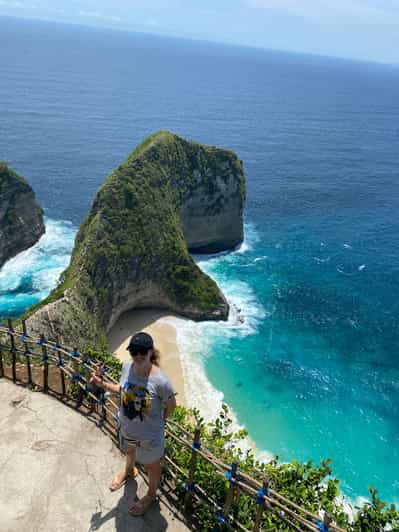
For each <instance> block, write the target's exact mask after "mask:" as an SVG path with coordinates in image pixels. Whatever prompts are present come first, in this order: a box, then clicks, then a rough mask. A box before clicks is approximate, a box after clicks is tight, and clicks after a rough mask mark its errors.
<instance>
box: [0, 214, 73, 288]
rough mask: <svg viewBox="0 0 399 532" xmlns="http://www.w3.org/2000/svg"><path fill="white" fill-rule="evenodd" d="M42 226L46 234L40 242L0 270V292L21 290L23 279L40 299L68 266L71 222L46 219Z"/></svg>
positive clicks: (53, 285) (70, 245) (71, 239)
mask: <svg viewBox="0 0 399 532" xmlns="http://www.w3.org/2000/svg"><path fill="white" fill-rule="evenodd" d="M45 225H46V232H45V233H44V235H43V236H42V237H41V238H40V240H39V241H38V242H37V243H36V244H35V245H34V246H32V247H31V248H29V249H27V250H26V251H22V252H21V253H19V254H18V255H17V256H15V257H13V258H12V259H10V260H9V261H7V262H6V264H4V266H3V268H2V269H1V270H0V291H1V292H5V293H7V292H10V291H14V292H15V291H17V290H18V288H19V287H21V289H22V284H23V283H24V281H26V280H29V282H30V284H31V285H32V290H33V291H34V292H37V293H38V295H40V296H43V294H44V295H46V294H47V293H49V292H50V290H51V289H52V288H54V287H55V286H56V284H57V281H58V278H59V276H60V274H61V272H62V271H63V270H64V269H65V268H66V267H67V266H68V263H69V259H70V255H71V252H72V247H73V243H74V239H75V234H76V229H75V227H74V226H73V225H72V224H71V223H70V222H66V221H56V220H51V219H46V220H45ZM16 296H17V294H16V295H15V296H14V297H16Z"/></svg>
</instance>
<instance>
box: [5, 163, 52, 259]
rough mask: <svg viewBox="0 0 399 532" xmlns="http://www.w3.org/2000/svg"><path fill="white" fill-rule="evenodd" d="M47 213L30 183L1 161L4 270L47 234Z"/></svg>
mask: <svg viewBox="0 0 399 532" xmlns="http://www.w3.org/2000/svg"><path fill="white" fill-rule="evenodd" d="M44 231H45V228H44V223H43V211H42V209H41V208H40V207H39V205H38V204H37V203H36V201H35V195H34V193H33V190H32V189H31V187H30V186H29V185H28V183H27V182H26V181H25V179H23V178H22V177H20V176H18V175H17V174H16V173H15V172H14V171H13V170H11V168H9V167H8V166H7V165H6V164H5V163H4V162H3V161H0V268H1V267H2V266H3V264H4V263H5V262H6V261H7V260H8V259H11V258H12V257H14V256H15V255H17V254H18V253H20V252H21V251H24V250H25V249H28V248H30V247H31V246H33V244H35V243H36V242H37V241H38V240H39V238H40V237H41V236H42V234H43V233H44Z"/></svg>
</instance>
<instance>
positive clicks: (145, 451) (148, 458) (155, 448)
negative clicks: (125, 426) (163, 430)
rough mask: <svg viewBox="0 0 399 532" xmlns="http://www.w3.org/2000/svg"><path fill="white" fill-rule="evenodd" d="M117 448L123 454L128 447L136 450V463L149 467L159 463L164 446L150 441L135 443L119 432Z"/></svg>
mask: <svg viewBox="0 0 399 532" xmlns="http://www.w3.org/2000/svg"><path fill="white" fill-rule="evenodd" d="M119 446H120V449H121V450H122V451H123V452H125V453H126V452H127V450H128V449H129V447H135V448H136V462H138V463H139V464H143V465H150V464H155V463H156V462H159V460H160V459H161V458H162V457H163V455H164V450H165V448H164V444H163V442H162V444H161V445H159V444H158V445H157V444H155V445H154V443H153V442H150V441H145V442H144V441H143V442H141V441H137V440H134V439H131V438H129V437H128V436H125V435H124V434H123V433H122V431H119Z"/></svg>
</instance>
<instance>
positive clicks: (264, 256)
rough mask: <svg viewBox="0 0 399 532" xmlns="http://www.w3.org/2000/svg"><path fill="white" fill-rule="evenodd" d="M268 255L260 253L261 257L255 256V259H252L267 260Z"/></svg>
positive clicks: (257, 260) (256, 260)
mask: <svg viewBox="0 0 399 532" xmlns="http://www.w3.org/2000/svg"><path fill="white" fill-rule="evenodd" d="M268 258H269V257H268V256H267V255H262V256H261V257H256V259H254V262H260V261H264V260H267V259H268Z"/></svg>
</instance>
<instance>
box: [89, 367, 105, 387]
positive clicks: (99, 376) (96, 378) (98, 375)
mask: <svg viewBox="0 0 399 532" xmlns="http://www.w3.org/2000/svg"><path fill="white" fill-rule="evenodd" d="M103 375H104V364H103V363H101V364H96V365H95V366H94V372H93V373H92V375H91V377H90V381H89V383H90V384H95V385H96V386H101V387H103V383H104V381H103Z"/></svg>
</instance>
